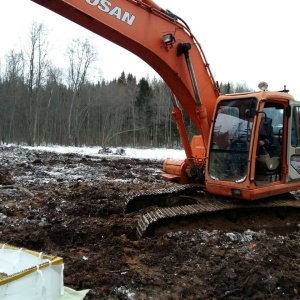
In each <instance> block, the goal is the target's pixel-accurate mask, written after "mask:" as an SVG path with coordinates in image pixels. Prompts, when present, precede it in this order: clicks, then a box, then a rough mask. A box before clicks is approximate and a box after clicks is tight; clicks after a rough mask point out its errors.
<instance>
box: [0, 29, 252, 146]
mask: <svg viewBox="0 0 300 300" xmlns="http://www.w3.org/2000/svg"><path fill="white" fill-rule="evenodd" d="M49 49H50V45H49V41H47V29H46V28H45V26H44V25H43V24H40V23H33V24H32V26H31V28H30V32H29V43H28V45H24V47H23V49H22V50H20V51H15V50H14V49H12V50H10V51H9V52H8V53H7V54H6V56H5V59H4V61H2V62H1V64H0V141H1V143H7V144H8V143H17V144H27V145H29V146H34V145H35V146H38V145H53V144H57V145H64V146H83V145H85V146H101V147H103V148H105V147H108V146H111V147H125V146H127V147H156V148H157V147H169V148H174V147H175V148H176V147H181V143H180V137H179V134H178V131H177V127H176V124H175V122H174V120H173V118H172V114H171V112H172V107H173V105H172V101H171V97H170V92H169V89H168V87H167V86H166V84H165V83H164V81H163V80H161V79H160V78H156V77H154V78H152V79H150V78H148V77H145V78H143V77H142V78H141V79H139V80H137V79H136V77H135V76H134V70H124V71H123V72H122V73H121V74H120V76H119V77H118V78H115V79H114V80H111V81H106V80H105V78H101V76H100V75H95V74H100V72H95V70H98V71H99V69H100V67H99V61H98V53H97V51H96V50H95V47H94V46H93V45H92V43H91V41H90V40H89V39H88V38H78V39H74V40H72V42H71V43H70V45H68V46H67V47H66V51H65V57H66V61H67V62H68V64H67V65H68V67H67V69H62V68H60V67H59V66H55V65H54V64H53V63H52V62H51V59H50V58H49V57H50V55H49V54H50V53H49ZM112 63H113V62H112ZM219 86H220V91H221V93H232V92H242V91H248V90H249V89H248V87H247V86H246V85H245V84H244V83H236V84H233V83H224V84H223V83H222V82H221V83H220V84H219ZM184 118H185V125H186V127H187V131H188V134H189V136H190V137H191V136H193V135H194V134H196V131H195V129H194V127H193V125H192V123H191V122H190V121H189V119H188V118H187V117H186V116H184Z"/></svg>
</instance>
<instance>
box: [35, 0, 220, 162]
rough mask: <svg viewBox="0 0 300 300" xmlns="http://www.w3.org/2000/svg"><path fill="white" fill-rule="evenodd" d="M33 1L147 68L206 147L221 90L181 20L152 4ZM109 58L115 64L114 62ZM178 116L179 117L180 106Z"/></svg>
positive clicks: (132, 0) (148, 0)
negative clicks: (154, 74)
mask: <svg viewBox="0 0 300 300" xmlns="http://www.w3.org/2000/svg"><path fill="white" fill-rule="evenodd" d="M32 1H33V2H35V3H37V4H39V5H41V6H43V7H45V8H47V9H50V10H52V11H54V12H56V13H57V14H59V15H61V16H63V17H65V18H67V19H69V20H71V21H73V22H75V23H76V24H79V25H81V26H83V27H84V28H86V29H88V30H90V31H92V32H94V33H96V34H98V35H100V36H102V37H104V38H106V39H108V40H109V41H111V42H113V43H115V44H117V45H119V46H121V47H123V48H125V49H127V50H128V51H130V52H132V53H134V54H135V55H137V56H138V57H139V58H141V59H142V60H144V61H145V62H146V63H147V64H149V65H150V66H151V67H152V68H153V69H154V70H155V71H156V72H157V73H158V74H159V75H160V76H161V77H162V78H163V80H164V81H165V82H166V84H167V85H168V86H169V88H170V89H171V91H172V93H173V94H174V95H175V97H176V98H177V100H178V101H179V102H180V104H181V106H182V108H183V109H184V110H185V111H186V113H187V114H188V116H189V118H190V119H191V121H192V122H193V124H194V125H195V127H196V128H197V130H198V132H199V134H201V135H202V137H203V141H204V145H205V147H206V145H207V143H208V135H209V124H210V123H211V122H210V121H211V119H212V115H213V110H214V107H215V104H216V99H217V97H218V88H217V85H216V83H215V81H214V79H213V77H212V74H211V71H210V69H209V65H208V63H207V61H206V58H205V56H204V54H203V52H202V49H201V46H200V44H199V43H198V42H197V40H196V39H195V37H194V36H193V34H192V33H191V31H190V29H189V28H188V26H187V25H186V24H185V23H184V22H181V21H180V18H178V17H177V16H175V15H174V14H172V13H171V12H170V11H168V10H163V9H161V8H160V7H159V6H158V5H157V4H155V3H154V2H153V1H151V0H144V1H140V0H119V1H116V0H110V1H108V0H82V1H78V0H32ZM107 59H108V60H112V62H113V57H107ZM193 66H195V68H193ZM202 99H203V101H202ZM175 114H177V115H178V113H177V107H176V108H175ZM181 135H182V134H181ZM183 145H184V148H185V150H186V153H187V156H188V158H190V159H192V153H191V151H190V150H189V147H190V146H189V144H188V143H187V141H186V138H183Z"/></svg>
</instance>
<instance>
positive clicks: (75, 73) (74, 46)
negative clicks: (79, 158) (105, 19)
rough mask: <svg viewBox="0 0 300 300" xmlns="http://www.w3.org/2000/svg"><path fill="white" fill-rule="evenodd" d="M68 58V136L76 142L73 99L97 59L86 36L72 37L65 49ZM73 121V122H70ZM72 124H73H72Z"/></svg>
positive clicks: (77, 94) (75, 119)
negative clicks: (69, 94) (81, 37)
mask: <svg viewBox="0 0 300 300" xmlns="http://www.w3.org/2000/svg"><path fill="white" fill-rule="evenodd" d="M67 56H68V59H69V68H68V81H69V87H70V89H71V91H72V96H71V99H70V107H69V114H68V138H69V140H70V141H71V140H72V139H73V140H74V142H75V144H77V138H78V137H77V135H78V130H79V127H78V124H79V123H78V120H77V118H78V115H75V117H74V120H73V114H74V107H75V100H76V97H79V94H80V91H81V89H82V87H83V85H84V84H85V83H86V82H87V79H88V75H89V73H88V72H89V70H90V69H91V68H92V65H93V63H94V62H95V61H96V59H97V52H96V50H95V48H94V46H93V45H92V44H91V42H90V40H89V39H88V38H85V39H74V40H73V41H72V43H71V45H70V46H69V47H68V49H67ZM72 121H73V122H72ZM72 125H73V126H72Z"/></svg>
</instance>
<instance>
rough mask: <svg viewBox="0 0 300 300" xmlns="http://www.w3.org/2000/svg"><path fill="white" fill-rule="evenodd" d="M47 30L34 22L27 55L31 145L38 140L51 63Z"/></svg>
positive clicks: (29, 140) (29, 141)
mask: <svg viewBox="0 0 300 300" xmlns="http://www.w3.org/2000/svg"><path fill="white" fill-rule="evenodd" d="M45 37H46V29H45V26H44V25H43V24H38V23H36V22H34V23H33V24H32V26H31V29H30V35H29V40H30V49H29V52H28V53H27V56H28V59H29V62H28V64H29V73H28V91H29V115H28V128H29V134H30V136H29V139H28V143H29V144H35V143H36V138H37V130H38V121H39V118H40V116H41V115H40V99H39V98H40V92H41V88H42V85H43V83H45V79H46V72H47V67H48V65H49V61H48V59H47V55H48V42H47V41H46V40H45Z"/></svg>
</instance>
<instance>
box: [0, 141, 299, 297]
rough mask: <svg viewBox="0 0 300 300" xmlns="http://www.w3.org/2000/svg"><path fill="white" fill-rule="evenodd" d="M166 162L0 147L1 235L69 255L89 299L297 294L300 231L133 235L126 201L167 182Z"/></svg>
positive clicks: (70, 277)
mask: <svg viewBox="0 0 300 300" xmlns="http://www.w3.org/2000/svg"><path fill="white" fill-rule="evenodd" d="M161 165H162V162H161V161H153V160H139V159H129V158H126V156H107V157H90V156H80V155H76V154H64V155H63V154H57V153H50V152H43V151H37V150H34V151H33V150H27V149H24V148H20V147H8V146H0V186H1V189H0V242H1V243H8V244H11V245H14V246H17V247H23V248H28V249H31V250H35V251H43V252H45V253H47V254H51V255H58V256H61V257H63V259H64V263H65V270H64V280H65V285H66V286H69V287H71V288H74V289H76V290H81V289H90V292H89V293H88V295H87V296H86V298H85V299H90V300H91V299H155V300H156V299H157V300H162V299H164V300H166V299H170V300H171V299H172V300H173V299H174V300H177V299H300V272H299V271H300V232H298V231H297V230H295V231H294V232H291V233H288V234H286V235H278V234H274V233H272V232H271V231H268V230H261V231H256V232H254V231H251V230H250V229H249V228H245V230H244V231H243V232H239V233H238V232H233V231H230V230H226V228H224V230H214V231H204V230H200V229H198V230H191V231H189V232H177V233H168V234H165V235H163V236H160V237H154V238H146V239H142V240H137V239H136V238H135V225H136V222H137V219H138V213H130V214H125V213H124V201H125V198H126V195H128V193H130V192H133V191H140V190H145V189H147V190H151V189H158V188H161V187H163V186H165V183H164V182H162V181H161V180H160V177H159V172H160V171H161ZM299 224H300V218H299Z"/></svg>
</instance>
